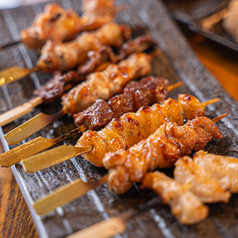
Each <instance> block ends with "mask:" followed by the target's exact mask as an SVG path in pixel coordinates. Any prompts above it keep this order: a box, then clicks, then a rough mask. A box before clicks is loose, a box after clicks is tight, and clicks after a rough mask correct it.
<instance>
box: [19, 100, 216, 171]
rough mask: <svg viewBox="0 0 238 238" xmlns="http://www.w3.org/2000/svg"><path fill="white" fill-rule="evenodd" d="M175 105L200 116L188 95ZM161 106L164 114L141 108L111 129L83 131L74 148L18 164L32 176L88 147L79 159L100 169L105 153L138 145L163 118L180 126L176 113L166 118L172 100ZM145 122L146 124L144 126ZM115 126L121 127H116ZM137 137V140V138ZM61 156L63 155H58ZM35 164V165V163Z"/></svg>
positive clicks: (155, 107)
mask: <svg viewBox="0 0 238 238" xmlns="http://www.w3.org/2000/svg"><path fill="white" fill-rule="evenodd" d="M179 101H180V102H182V103H181V104H183V105H184V107H185V108H187V105H186V103H185V102H186V101H187V104H190V105H191V110H192V111H193V116H194V117H196V116H199V115H203V114H204V110H202V111H201V108H202V107H201V105H202V104H201V103H199V101H198V100H197V99H196V98H195V97H192V96H188V95H179ZM211 101H213V100H211ZM192 102H193V103H192ZM191 103H192V104H191ZM207 104H209V101H208V102H205V103H204V105H207ZM164 105H165V106H164V110H163V106H161V105H159V104H155V105H153V106H152V107H151V108H149V107H148V108H147V107H146V110H145V109H144V110H143V108H141V109H140V110H139V111H137V113H127V114H125V115H123V116H121V117H120V118H119V119H113V120H115V122H116V124H115V123H113V124H112V125H115V127H113V126H112V125H110V124H108V125H107V126H106V127H105V128H104V129H102V130H101V131H99V132H95V131H91V130H90V131H87V132H85V133H84V135H83V136H82V137H81V138H80V139H79V140H78V142H77V144H76V147H74V146H72V145H71V146H65V145H63V146H60V147H57V148H55V149H53V150H49V151H46V152H45V153H41V154H38V155H35V156H33V157H29V158H28V159H24V160H22V161H21V163H22V166H23V168H24V169H25V171H26V172H31V173H32V172H35V171H38V170H40V169H43V168H46V167H49V166H52V165H53V162H52V160H49V158H53V157H55V156H53V155H55V154H56V153H57V154H58V157H57V160H54V163H55V164H56V163H59V162H63V161H65V160H68V159H70V158H73V157H75V156H77V155H80V154H82V148H84V147H88V146H92V150H91V151H88V152H85V153H84V154H83V156H84V158H85V159H86V160H88V161H90V162H91V163H93V164H94V165H96V166H98V167H102V166H103V163H102V158H103V157H104V155H105V154H106V153H107V152H109V151H116V150H118V149H121V148H125V147H127V148H129V147H131V146H132V145H134V144H135V143H137V142H139V141H140V140H141V139H144V138H147V137H148V136H149V135H150V134H152V133H153V132H154V131H155V130H156V129H157V128H158V127H159V126H161V125H162V124H163V123H164V122H166V120H167V119H166V116H167V117H169V118H170V120H172V121H176V120H177V121H178V123H180V124H181V125H182V124H183V120H182V119H183V117H182V119H181V120H179V119H178V115H177V114H178V113H177V114H176V115H175V118H171V114H170V112H172V113H174V112H175V109H176V108H178V105H180V104H179V102H178V101H176V100H172V99H168V100H166V101H165V103H164ZM202 106H203V105H202ZM195 107H197V112H196V111H195ZM182 114H183V112H181V115H182ZM186 114H188V115H189V116H191V113H190V112H188V111H187V113H186ZM186 114H185V118H186ZM137 115H139V116H137ZM142 116H143V117H142ZM136 118H137V120H138V121H136V122H137V123H131V122H133V120H135V119H136ZM140 118H141V119H140ZM151 118H152V119H151ZM153 118H154V119H153ZM127 119H128V120H127ZM142 119H143V120H142ZM141 121H143V122H144V124H143V123H141ZM147 121H148V122H149V124H147ZM146 124H147V127H146ZM117 125H121V126H120V127H118V126H117ZM150 127H152V128H150ZM143 128H144V129H145V130H146V131H147V134H145V133H143V131H142V130H143ZM139 133H140V136H138V134H139ZM130 134H133V135H134V136H133V137H135V138H134V139H133V140H131V141H130ZM85 135H86V136H85ZM85 138H86V139H85ZM127 138H128V139H129V140H128V139H127ZM61 153H62V154H64V155H60V154H61ZM35 161H37V163H36V162H35Z"/></svg>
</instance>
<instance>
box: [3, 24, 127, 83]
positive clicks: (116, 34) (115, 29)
mask: <svg viewBox="0 0 238 238" xmlns="http://www.w3.org/2000/svg"><path fill="white" fill-rule="evenodd" d="M109 32H110V34H109ZM130 33H131V30H130V29H129V27H127V26H125V25H118V24H116V23H108V24H105V25H104V26H102V27H101V28H99V29H98V30H96V31H92V32H84V33H83V34H81V35H79V36H78V38H76V39H75V40H74V41H72V42H68V43H57V42H53V41H50V40H49V41H47V43H46V44H45V45H44V47H43V48H42V51H41V56H40V58H39V60H38V62H37V64H36V66H35V67H34V68H32V69H25V68H19V67H17V66H14V67H12V68H8V69H6V70H3V71H1V72H0V78H1V83H0V86H2V85H6V84H8V83H12V82H14V81H17V80H19V79H21V78H23V77H25V76H27V75H28V74H29V73H32V72H36V71H39V70H40V71H43V72H54V71H56V70H60V71H67V70H70V69H73V68H74V67H76V66H77V65H79V64H83V63H85V61H86V60H87V53H88V52H89V51H91V50H94V51H97V50H99V49H100V47H101V46H102V45H108V46H115V47H119V46H121V44H122V43H123V41H124V39H128V38H130V37H131V34H130ZM13 69H14V70H16V73H14V74H13V73H12V71H13Z"/></svg>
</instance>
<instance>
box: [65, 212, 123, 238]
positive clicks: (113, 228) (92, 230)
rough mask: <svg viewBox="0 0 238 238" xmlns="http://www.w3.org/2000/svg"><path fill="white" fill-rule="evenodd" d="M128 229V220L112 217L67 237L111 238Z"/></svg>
mask: <svg viewBox="0 0 238 238" xmlns="http://www.w3.org/2000/svg"><path fill="white" fill-rule="evenodd" d="M125 230H126V222H125V220H124V219H123V218H121V217H120V216H119V217H112V218H110V219H108V220H104V221H101V222H98V223H96V224H94V225H92V226H90V227H87V228H85V229H83V230H81V231H78V232H76V233H74V234H72V235H70V236H67V237H66V238H89V237H94V238H109V237H113V236H114V235H116V234H120V233H123V232H124V231H125Z"/></svg>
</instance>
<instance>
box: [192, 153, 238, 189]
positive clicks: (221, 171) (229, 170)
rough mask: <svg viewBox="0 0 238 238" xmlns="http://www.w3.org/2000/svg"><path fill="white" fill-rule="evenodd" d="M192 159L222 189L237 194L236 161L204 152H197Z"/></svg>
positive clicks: (237, 168) (237, 170) (237, 165)
mask: <svg viewBox="0 0 238 238" xmlns="http://www.w3.org/2000/svg"><path fill="white" fill-rule="evenodd" d="M193 159H194V163H195V164H196V165H197V166H199V167H200V168H201V169H203V170H205V171H209V173H210V174H211V177H213V178H216V179H217V180H218V181H219V184H220V185H221V187H222V188H223V189H226V190H229V191H230V192H231V193H237V192H238V173H237V172H238V159H236V158H232V157H228V156H221V155H215V154H209V153H207V152H204V151H199V152H197V153H196V154H195V156H194V157H193Z"/></svg>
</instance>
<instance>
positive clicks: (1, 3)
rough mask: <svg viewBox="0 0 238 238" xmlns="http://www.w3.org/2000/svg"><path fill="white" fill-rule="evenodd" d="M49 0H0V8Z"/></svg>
mask: <svg viewBox="0 0 238 238" xmlns="http://www.w3.org/2000/svg"><path fill="white" fill-rule="evenodd" d="M47 1H49V0H7V1H6V0H0V9H4V8H14V7H19V6H22V5H30V4H36V3H38V2H47Z"/></svg>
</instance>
